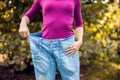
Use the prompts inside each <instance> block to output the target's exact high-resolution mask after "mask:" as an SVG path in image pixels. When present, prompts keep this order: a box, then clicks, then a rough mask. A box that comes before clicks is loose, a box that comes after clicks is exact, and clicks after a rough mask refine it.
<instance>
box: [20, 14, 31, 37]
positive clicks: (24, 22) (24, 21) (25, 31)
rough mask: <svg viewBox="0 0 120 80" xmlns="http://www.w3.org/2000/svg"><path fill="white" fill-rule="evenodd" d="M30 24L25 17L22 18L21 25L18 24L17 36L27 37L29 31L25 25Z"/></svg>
mask: <svg viewBox="0 0 120 80" xmlns="http://www.w3.org/2000/svg"><path fill="white" fill-rule="evenodd" d="M29 23H30V20H29V18H28V17H27V16H23V18H22V20H21V23H20V28H19V31H18V32H19V34H20V35H21V36H22V37H28V36H29V34H30V32H29V29H28V27H27V24H29Z"/></svg>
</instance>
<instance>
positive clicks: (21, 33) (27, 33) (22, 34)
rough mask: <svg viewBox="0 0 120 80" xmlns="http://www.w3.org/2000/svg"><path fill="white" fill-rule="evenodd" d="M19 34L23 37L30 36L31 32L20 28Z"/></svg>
mask: <svg viewBox="0 0 120 80" xmlns="http://www.w3.org/2000/svg"><path fill="white" fill-rule="evenodd" d="M19 34H20V35H21V36H22V37H28V36H29V34H30V33H29V30H19Z"/></svg>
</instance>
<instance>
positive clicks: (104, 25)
mask: <svg viewBox="0 0 120 80" xmlns="http://www.w3.org/2000/svg"><path fill="white" fill-rule="evenodd" d="M81 2H82V4H81V5H82V15H83V21H84V40H83V45H82V46H81V48H80V60H81V74H80V77H81V80H120V9H118V6H117V1H116V0H108V1H107V0H82V1H81ZM32 3H33V0H0V80H34V70H33V64H32V60H31V52H30V48H29V41H28V39H27V38H22V37H21V36H20V35H19V34H18V29H19V24H20V21H21V18H22V16H23V15H24V13H25V12H26V11H27V10H28V9H29V8H30V6H31V5H32ZM42 26H43V25H42V12H41V11H40V13H39V14H38V15H37V16H36V17H35V18H34V20H33V22H31V23H30V25H29V29H30V32H31V33H34V32H37V31H40V30H41V28H42ZM28 73H29V74H28ZM18 74H19V75H18ZM27 75H28V76H27ZM15 76H16V77H15Z"/></svg>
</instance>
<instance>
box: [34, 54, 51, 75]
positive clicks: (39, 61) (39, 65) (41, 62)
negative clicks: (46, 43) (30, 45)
mask: <svg viewBox="0 0 120 80" xmlns="http://www.w3.org/2000/svg"><path fill="white" fill-rule="evenodd" d="M32 60H33V65H34V68H35V70H36V74H37V73H42V74H44V73H46V72H47V71H48V69H49V67H50V66H49V64H50V63H49V58H47V57H46V56H44V55H42V54H41V53H38V54H37V55H34V54H32Z"/></svg>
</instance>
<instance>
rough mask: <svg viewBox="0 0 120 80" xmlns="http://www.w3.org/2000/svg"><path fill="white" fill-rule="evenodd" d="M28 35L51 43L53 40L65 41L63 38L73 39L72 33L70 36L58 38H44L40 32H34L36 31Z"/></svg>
mask: <svg viewBox="0 0 120 80" xmlns="http://www.w3.org/2000/svg"><path fill="white" fill-rule="evenodd" d="M29 37H37V38H38V39H40V40H42V41H44V42H49V43H53V42H60V41H65V40H68V41H69V40H75V36H74V35H72V36H70V37H67V38H59V39H46V38H43V37H42V32H36V33H32V34H30V35H29Z"/></svg>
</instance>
